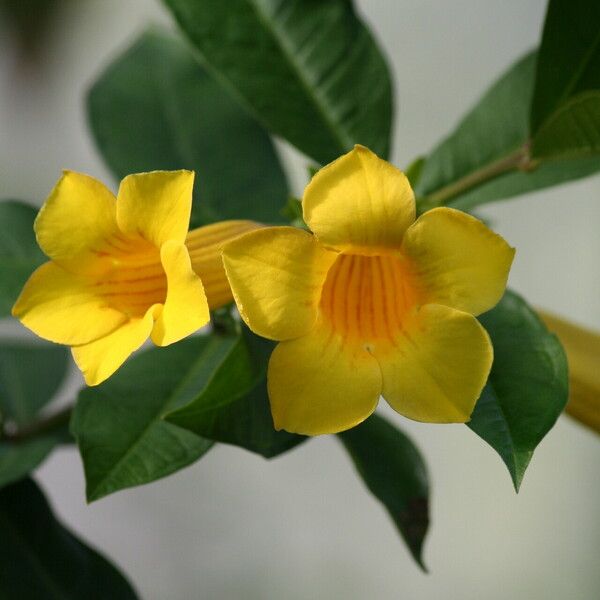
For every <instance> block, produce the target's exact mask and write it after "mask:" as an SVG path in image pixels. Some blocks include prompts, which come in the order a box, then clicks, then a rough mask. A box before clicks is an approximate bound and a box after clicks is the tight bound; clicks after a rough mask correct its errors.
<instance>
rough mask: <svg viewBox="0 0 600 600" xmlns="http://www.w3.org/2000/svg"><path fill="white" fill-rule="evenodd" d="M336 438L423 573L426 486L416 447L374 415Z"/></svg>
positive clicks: (427, 496)
mask: <svg viewBox="0 0 600 600" xmlns="http://www.w3.org/2000/svg"><path fill="white" fill-rule="evenodd" d="M338 437H339V438H340V439H341V441H342V442H343V444H344V446H345V448H346V450H347V451H348V453H349V454H350V456H351V458H352V460H353V462H354V465H355V466H356V469H357V471H358V473H359V475H360V476H361V477H362V479H363V480H364V482H365V484H366V486H367V487H368V488H369V490H370V491H371V492H372V494H373V495H374V496H375V497H376V498H378V499H379V500H380V501H381V502H382V504H383V505H384V506H385V508H386V509H387V511H388V513H389V514H390V516H391V517H392V519H393V521H394V523H395V525H396V527H397V528H398V531H399V532H400V534H401V535H402V537H403V538H404V541H405V542H406V544H407V545H408V548H409V549H410V552H411V554H412V555H413V557H414V559H415V560H416V561H417V562H418V563H419V565H420V566H421V568H423V569H424V570H425V565H424V564H423V556H422V553H423V541H424V540H425V536H426V534H427V528H428V526H429V483H428V479H427V469H426V467H425V462H424V460H423V457H422V456H421V454H420V453H419V451H418V450H417V448H416V446H415V445H414V444H413V443H412V442H411V440H410V439H409V438H408V437H407V436H406V435H405V434H403V433H402V432H401V431H399V430H398V429H396V428H395V427H394V426H393V425H392V424H391V423H389V422H388V421H386V420H385V419H384V418H383V417H380V416H378V415H376V414H375V415H372V416H371V417H369V418H368V419H367V420H366V421H365V422H364V423H362V424H361V425H359V426H358V427H355V428H354V429H350V430H349V431H345V432H343V433H340V434H338Z"/></svg>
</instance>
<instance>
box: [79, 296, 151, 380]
mask: <svg viewBox="0 0 600 600" xmlns="http://www.w3.org/2000/svg"><path fill="white" fill-rule="evenodd" d="M158 312H160V305H159V304H155V305H153V306H151V307H150V308H149V309H148V310H147V311H146V314H145V315H144V316H143V317H142V318H134V319H130V320H129V321H127V323H125V324H124V325H121V327H119V328H118V329H116V330H115V331H113V332H112V333H111V334H109V335H107V336H105V337H103V338H100V339H99V340H96V341H94V342H92V343H91V344H86V345H84V346H74V347H73V348H71V353H72V354H73V359H74V360H75V363H76V364H77V366H78V367H79V369H80V370H81V372H82V373H83V378H84V379H85V382H86V383H87V384H88V385H98V384H99V383H102V382H103V381H104V380H105V379H108V378H109V377H110V376H111V375H112V374H113V373H114V372H115V371H116V370H117V369H118V368H119V367H120V366H121V365H122V364H123V363H124V362H125V361H126V360H127V358H128V357H129V356H130V355H131V354H132V353H133V352H135V351H136V350H137V349H138V348H140V347H141V346H142V345H143V343H144V342H145V341H146V340H147V339H148V336H149V335H150V332H151V331H152V325H153V323H154V317H155V316H156V314H157V313H158Z"/></svg>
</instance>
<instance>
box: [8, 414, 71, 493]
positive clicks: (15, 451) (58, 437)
mask: <svg viewBox="0 0 600 600" xmlns="http://www.w3.org/2000/svg"><path fill="white" fill-rule="evenodd" d="M68 434H69V432H68V428H67V425H64V426H63V427H62V428H60V429H58V430H56V431H50V432H47V433H42V434H40V435H39V436H36V437H34V438H31V439H27V440H23V441H19V442H14V441H8V440H0V488H2V487H4V486H6V485H8V484H10V483H13V482H15V481H19V479H23V478H24V477H26V476H27V475H28V474H29V473H31V471H33V470H34V469H35V468H37V467H38V466H39V465H40V464H41V463H42V462H43V461H44V459H45V458H46V457H47V456H48V455H49V454H50V452H52V450H54V448H55V447H56V446H57V445H58V444H60V443H61V442H64V441H66V440H67V439H68Z"/></svg>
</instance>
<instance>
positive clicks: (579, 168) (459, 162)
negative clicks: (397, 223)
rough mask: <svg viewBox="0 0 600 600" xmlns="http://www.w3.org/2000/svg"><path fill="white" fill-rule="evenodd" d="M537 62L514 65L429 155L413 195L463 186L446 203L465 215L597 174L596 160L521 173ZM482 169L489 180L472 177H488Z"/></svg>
mask: <svg viewBox="0 0 600 600" xmlns="http://www.w3.org/2000/svg"><path fill="white" fill-rule="evenodd" d="M536 58H537V55H536V53H529V54H527V55H526V56H524V57H523V58H521V59H520V60H519V61H517V63H515V64H514V65H513V66H512V67H511V68H510V69H509V70H508V71H507V72H506V73H505V74H504V75H503V76H502V77H501V78H500V79H499V80H498V81H497V82H496V83H495V84H494V85H493V86H492V87H491V88H490V89H489V90H488V91H487V92H486V93H485V94H484V95H483V97H482V98H481V100H480V101H479V102H478V103H477V104H476V105H475V107H474V108H473V109H471V111H469V112H468V113H467V115H466V116H465V117H464V118H463V119H462V121H461V122H460V123H459V125H458V126H457V128H456V129H455V130H454V131H453V132H452V133H451V134H450V136H449V137H448V138H446V139H445V140H444V141H443V142H442V143H441V144H440V145H439V146H437V147H436V148H435V149H434V150H433V151H432V152H431V154H430V155H429V156H428V157H427V159H426V161H425V164H424V166H423V169H422V172H421V176H420V179H419V181H418V184H417V186H416V193H417V196H419V197H425V196H432V197H434V195H435V194H436V193H438V194H439V192H440V190H448V188H449V187H450V186H452V185H456V183H457V182H461V183H462V184H463V185H462V186H460V187H459V188H458V189H455V190H454V193H452V194H451V195H450V196H449V198H448V201H447V202H445V203H446V204H448V205H449V206H453V207H454V208H460V209H463V210H468V209H471V208H473V207H475V206H478V205H480V204H485V203H487V202H492V201H494V200H501V199H506V198H511V197H513V196H518V195H520V194H525V193H527V192H533V191H536V190H540V189H543V188H546V187H550V186H553V185H558V184H560V183H564V182H566V181H570V180H574V179H579V178H581V177H586V176H587V175H590V174H592V173H595V172H598V171H600V157H599V156H591V157H583V158H577V159H572V160H556V161H551V162H547V163H542V164H540V165H538V166H537V167H536V168H535V169H533V170H519V161H520V159H522V160H523V161H524V162H526V146H525V144H526V143H527V140H528V139H529V107H530V104H531V97H532V93H533V83H534V79H535V68H536ZM520 149H522V151H520ZM520 152H521V154H520ZM507 158H508V159H509V160H510V159H511V158H512V161H513V162H512V168H506V169H505V170H501V172H500V173H497V174H494V168H496V170H498V168H499V166H500V167H501V166H502V161H506V159H507ZM523 166H525V165H524V164H523ZM486 170H487V177H483V178H481V179H478V178H477V176H474V174H478V173H479V174H480V175H481V174H482V172H483V175H486ZM468 178H471V181H469V179H468ZM426 202H427V200H425V203H426Z"/></svg>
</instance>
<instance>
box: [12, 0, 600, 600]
mask: <svg viewBox="0 0 600 600" xmlns="http://www.w3.org/2000/svg"><path fill="white" fill-rule="evenodd" d="M358 6H359V8H360V10H361V12H362V14H363V15H364V16H365V18H366V19H367V20H368V21H369V22H370V24H371V25H372V27H373V29H374V31H375V32H376V34H377V35H378V36H379V38H380V40H381V44H382V46H383V48H384V50H385V52H386V54H387V56H388V58H389V61H390V64H391V67H392V69H393V71H394V77H395V82H396V88H397V95H398V100H399V101H398V104H399V110H398V118H397V123H396V131H395V137H394V150H395V152H394V161H395V162H396V163H397V164H398V165H399V166H404V165H406V164H407V163H408V162H409V161H410V160H411V159H412V158H413V157H414V156H416V155H418V154H421V153H424V152H427V150H428V149H429V148H431V147H432V146H433V145H434V143H436V142H437V141H438V139H439V138H440V137H441V136H442V135H444V134H446V133H447V132H448V131H449V130H450V128H451V127H452V126H453V125H454V123H455V122H456V120H457V119H458V118H459V117H460V116H461V114H462V113H463V112H464V111H465V110H466V109H467V108H468V107H469V106H470V105H471V104H472V103H473V102H475V101H476V99H477V98H478V97H479V95H480V93H481V92H482V91H483V90H484V89H485V87H486V86H487V85H488V84H489V83H490V82H491V80H492V79H493V78H495V77H496V76H497V75H498V74H499V73H500V72H501V71H503V70H504V69H505V68H506V67H507V66H508V65H509V64H510V63H511V62H512V61H513V60H514V59H516V58H517V57H518V56H519V55H521V54H522V53H523V52H524V51H526V50H528V49H529V48H531V47H533V46H534V45H535V44H536V42H537V40H538V39H539V33H540V29H541V24H542V19H543V14H544V9H545V2H543V1H542V0H527V2H523V1H522V0H485V1H483V0H455V1H454V2H445V1H443V0H438V1H433V0H362V1H359V2H358ZM157 20H158V21H163V22H169V19H168V17H167V15H166V14H165V13H164V11H162V9H161V8H160V6H159V5H158V3H155V2H152V1H150V0H145V1H144V0H129V1H127V2H123V1H119V0H88V1H86V2H83V1H80V2H77V3H75V2H74V3H72V6H71V9H70V10H69V11H68V12H66V13H65V14H64V16H63V18H62V19H61V21H60V22H59V23H58V25H57V26H56V29H55V31H54V34H53V37H52V40H51V42H52V45H51V46H49V47H48V48H47V49H46V50H45V51H44V60H43V64H42V66H41V68H39V69H37V70H36V69H29V70H24V69H22V68H17V66H16V64H15V56H14V53H13V52H12V50H11V48H12V47H11V45H10V44H9V41H10V40H9V36H8V34H7V32H6V31H3V30H1V29H0V197H4V198H8V197H13V198H19V199H24V200H28V201H32V202H34V203H36V204H40V203H41V202H42V201H43V200H44V198H45V196H46V195H47V193H48V192H49V190H50V189H51V187H52V185H53V183H54V182H55V180H56V179H57V178H58V176H59V174H60V170H61V169H62V168H69V169H74V170H80V171H84V172H87V173H89V174H92V175H94V176H96V177H99V178H101V179H103V180H105V181H107V182H108V181H111V179H110V175H109V173H108V171H107V169H106V168H105V167H104V165H103V164H102V162H101V159H100V157H99V155H98V153H97V152H96V150H95V148H94V146H93V143H92V140H91V138H90V136H89V134H88V131H87V128H86V124H85V117H84V108H83V93H84V91H85V90H86V89H87V87H88V86H89V84H90V83H91V82H92V81H93V79H94V77H95V76H96V74H97V73H98V72H99V69H100V68H101V67H102V65H104V64H106V62H107V60H108V59H109V58H110V57H111V56H113V55H114V54H115V52H117V51H118V49H119V48H121V47H122V46H123V44H126V43H127V41H128V40H130V39H131V38H132V36H134V35H135V34H136V33H137V32H139V31H140V30H141V29H142V28H143V26H144V25H145V24H147V23H148V22H150V21H157ZM286 160H287V161H288V164H289V166H290V172H291V175H292V179H293V181H294V184H295V187H296V190H295V191H296V192H298V193H300V192H301V189H302V185H303V183H304V180H303V178H304V170H303V165H304V162H303V161H302V160H299V159H298V157H297V156H294V155H293V153H292V152H290V151H289V150H287V149H286ZM482 212H484V214H485V216H487V217H490V218H492V220H493V224H494V226H495V228H496V229H497V230H498V231H499V232H501V233H502V234H503V235H504V236H505V237H506V239H507V240H508V241H509V242H510V243H511V245H513V246H516V247H517V249H518V253H517V258H516V262H515V265H514V268H513V271H512V275H511V281H510V283H511V285H512V287H513V288H515V289H516V290H518V291H519V292H521V293H523V294H524V295H525V296H526V297H527V298H528V299H529V300H530V301H531V302H533V303H535V304H537V305H543V306H545V307H547V308H550V309H552V310H554V311H556V312H559V313H562V314H565V315H569V316H570V317H571V318H573V319H576V320H578V321H580V322H582V323H584V324H586V325H589V326H594V327H596V328H599V329H600V293H599V292H600V273H599V270H598V255H599V249H600V236H598V224H599V223H600V178H598V177H595V178H591V179H588V180H585V181H583V182H579V183H574V184H570V185H565V186H563V187H559V188H555V189H553V190H552V191H542V192H540V193H538V194H535V195H531V196H528V197H523V198H521V199H519V200H514V201H510V202H506V203H503V204H497V205H495V206H493V207H490V208H488V209H486V210H485V211H482ZM8 329H9V330H11V331H17V328H16V327H14V326H11V327H9V328H8ZM78 385H79V379H78V376H77V375H76V374H74V375H73V377H72V378H71V381H70V383H69V386H68V388H67V389H65V390H64V392H63V397H64V398H65V399H66V398H69V397H73V395H74V393H75V390H76V388H77V386H78ZM395 420H396V422H397V423H398V424H399V425H400V426H401V427H403V428H404V429H405V430H407V431H409V432H410V433H411V434H412V436H413V437H414V439H415V440H416V441H417V442H418V444H419V446H420V447H421V448H422V450H423V452H424V454H425V457H426V459H427V462H428V464H429V468H430V475H431V480H432V482H433V490H432V511H431V512H432V528H431V533H430V535H429V538H428V540H427V542H426V548H425V560H426V562H427V564H428V566H429V568H430V571H431V573H430V574H429V575H424V574H423V573H421V572H420V571H419V570H418V568H417V567H416V566H415V565H414V563H413V562H412V560H411V558H410V557H409V555H408V553H407V551H406V550H405V548H404V546H403V544H402V542H401V540H400V539H399V537H398V535H397V534H396V532H395V531H394V528H393V526H392V524H391V522H390V521H389V519H388V516H387V515H386V514H385V513H384V511H383V509H382V508H381V507H380V506H379V505H378V504H377V502H376V501H375V500H373V499H372V498H371V497H370V496H369V495H368V493H367V492H366V491H365V489H363V485H362V483H361V482H360V481H359V480H358V479H357V478H356V476H355V474H354V472H353V469H352V467H351V465H350V464H349V461H348V460H347V458H346V456H345V455H344V453H343V451H342V449H341V448H340V446H339V444H338V443H337V442H336V440H335V439H333V438H328V437H325V438H319V439H316V440H314V441H312V442H311V443H309V444H305V445H304V446H302V447H301V448H299V449H298V450H296V451H294V452H292V453H290V454H288V455H284V456H283V457H280V458H278V459H276V460H274V461H272V462H267V461H265V460H263V459H261V458H259V457H256V456H254V455H251V454H249V453H247V452H245V451H242V450H239V449H236V448H231V447H226V446H219V447H218V448H216V449H215V450H214V451H212V452H211V453H209V454H208V455H207V456H206V457H205V458H204V459H203V460H202V461H201V462H199V463H198V464H196V465H194V466H192V467H191V468H188V469H186V470H184V471H182V472H179V473H177V474H176V475H174V476H171V477H169V478H167V479H165V480H162V481H160V482H157V483H154V484H152V485H148V486H146V487H144V488H137V489H133V490H130V491H125V492H120V493H118V494H116V495H114V496H111V497H109V498H106V499H103V500H101V501H99V502H97V503H95V504H93V505H92V506H86V504H85V500H84V493H83V489H84V482H83V477H82V468H81V463H80V460H79V457H78V455H77V454H76V452H75V451H74V450H61V451H59V452H57V453H55V454H54V455H53V456H52V458H51V459H50V460H49V461H48V462H47V463H46V464H45V465H44V466H43V467H42V468H41V469H40V470H39V472H38V481H40V482H41V483H42V485H43V487H44V488H45V490H46V491H47V493H48V494H49V496H50V498H51V501H52V503H53V505H54V507H55V509H56V511H57V512H58V514H59V515H60V516H61V517H62V519H63V520H64V521H65V522H66V523H68V524H69V525H70V526H71V527H72V528H73V529H74V530H76V531H77V532H79V533H80V534H81V535H82V536H83V537H84V538H86V539H87V540H89V541H90V542H93V544H95V545H96V546H97V547H98V548H100V549H101V550H103V551H104V552H106V553H107V554H108V555H109V556H111V557H112V558H113V559H114V560H115V561H116V562H117V563H119V564H120V565H121V567H122V568H123V570H124V571H125V572H126V573H128V575H129V576H130V578H131V579H132V581H133V582H134V583H135V585H136V587H137V588H138V590H139V591H140V593H141V595H142V597H143V598H146V599H152V600H171V599H186V600H187V599H195V598H211V599H212V598H219V599H221V598H223V599H230V598H231V599H244V600H245V599H249V600H253V599H286V600H295V599H302V600H304V599H312V598H315V599H316V598H344V599H363V598H376V599H396V598H403V599H408V600H411V599H438V598H444V599H445V600H480V599H482V598H485V599H487V600H496V599H497V600H506V599H510V600H521V599H522V600H535V599H544V600H564V599H569V600H594V599H595V598H598V597H600V569H598V561H599V558H598V557H599V556H600V520H599V519H598V506H599V505H600V478H599V477H598V469H599V465H600V438H598V437H595V436H594V435H593V434H591V433H590V432H588V431H586V430H584V429H583V428H581V427H580V426H578V425H577V424H574V423H573V422H571V421H569V420H568V419H567V418H562V419H561V420H560V422H559V424H558V425H557V427H556V428H555V429H554V430H553V431H552V432H551V433H550V434H549V435H548V437H547V439H546V440H544V442H543V443H542V444H541V445H540V447H539V449H538V451H537V452H536V454H535V456H534V459H533V461H532V464H531V466H530V469H529V472H528V473H527V475H526V477H525V481H524V484H523V486H522V490H521V492H520V494H519V495H518V496H517V495H515V493H514V492H513V489H512V485H511V482H510V478H509V476H508V473H507V472H506V469H505V467H504V465H503V464H502V463H501V461H500V459H499V458H498V456H496V455H495V453H494V452H493V451H492V450H491V449H490V448H489V447H487V446H486V445H485V444H484V443H483V442H482V441H480V440H479V438H477V437H476V436H475V435H474V434H473V433H472V432H470V431H469V430H468V429H467V428H465V427H464V426H460V425H457V426H447V425H444V426H433V425H421V424H416V423H412V422H408V421H406V420H403V419H401V418H400V417H397V418H395ZM0 535H1V532H0Z"/></svg>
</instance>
